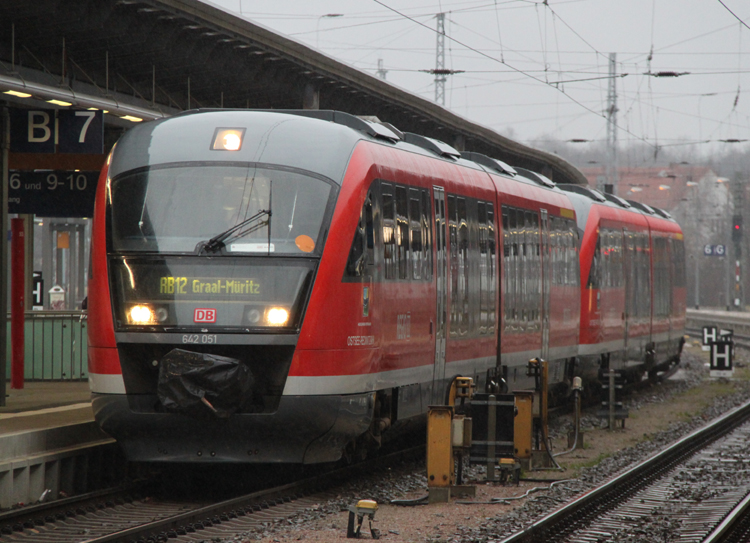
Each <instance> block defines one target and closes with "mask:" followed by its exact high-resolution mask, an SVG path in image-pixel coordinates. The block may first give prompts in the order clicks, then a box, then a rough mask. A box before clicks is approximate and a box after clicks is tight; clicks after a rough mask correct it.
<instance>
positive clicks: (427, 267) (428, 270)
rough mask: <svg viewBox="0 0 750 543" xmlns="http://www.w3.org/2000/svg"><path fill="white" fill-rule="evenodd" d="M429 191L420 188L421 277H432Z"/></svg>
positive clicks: (427, 278) (428, 278)
mask: <svg viewBox="0 0 750 543" xmlns="http://www.w3.org/2000/svg"><path fill="white" fill-rule="evenodd" d="M430 203H431V202H430V192H429V191H427V190H422V279H426V280H430V279H432V206H431V205H430Z"/></svg>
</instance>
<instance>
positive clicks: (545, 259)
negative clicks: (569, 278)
mask: <svg viewBox="0 0 750 543" xmlns="http://www.w3.org/2000/svg"><path fill="white" fill-rule="evenodd" d="M540 213H541V217H542V220H541V234H542V247H541V249H542V359H543V360H548V359H549V298H550V285H551V280H552V277H551V276H550V274H551V266H550V265H551V262H550V245H549V216H548V215H547V210H546V209H541V210H540Z"/></svg>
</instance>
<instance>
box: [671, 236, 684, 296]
mask: <svg viewBox="0 0 750 543" xmlns="http://www.w3.org/2000/svg"><path fill="white" fill-rule="evenodd" d="M672 249H673V250H674V255H673V256H674V258H672V265H673V266H674V286H675V287H676V288H685V243H684V242H683V241H682V240H681V239H675V240H672Z"/></svg>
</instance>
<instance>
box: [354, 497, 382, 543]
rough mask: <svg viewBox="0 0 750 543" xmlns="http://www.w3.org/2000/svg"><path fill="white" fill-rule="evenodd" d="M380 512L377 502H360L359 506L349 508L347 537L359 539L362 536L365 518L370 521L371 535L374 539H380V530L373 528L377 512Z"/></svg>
mask: <svg viewBox="0 0 750 543" xmlns="http://www.w3.org/2000/svg"><path fill="white" fill-rule="evenodd" d="M377 510H378V504H377V502H376V501H375V500H359V501H358V502H357V505H351V506H349V523H348V524H347V527H346V537H347V538H348V539H359V537H360V535H362V523H363V522H364V520H365V517H368V519H369V521H370V534H371V535H372V538H373V539H380V530H378V529H377V528H373V527H372V521H373V520H375V512H376V511H377Z"/></svg>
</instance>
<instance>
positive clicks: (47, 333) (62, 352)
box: [5, 311, 88, 381]
mask: <svg viewBox="0 0 750 543" xmlns="http://www.w3.org/2000/svg"><path fill="white" fill-rule="evenodd" d="M87 317H88V314H87V312H86V311H27V312H26V314H25V326H24V380H26V381H82V380H86V379H88V348H87V347H88V341H87V339H86V327H87V324H88V323H87ZM7 331H8V335H7V337H8V341H7V345H6V346H5V348H6V360H7V361H8V362H7V364H6V366H7V368H6V376H5V377H6V379H10V372H11V343H10V337H11V335H10V318H8V323H7Z"/></svg>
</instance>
